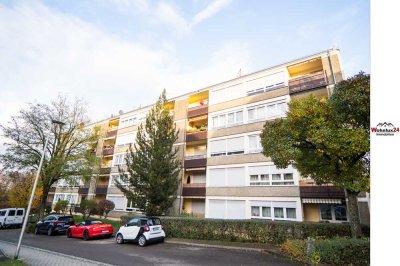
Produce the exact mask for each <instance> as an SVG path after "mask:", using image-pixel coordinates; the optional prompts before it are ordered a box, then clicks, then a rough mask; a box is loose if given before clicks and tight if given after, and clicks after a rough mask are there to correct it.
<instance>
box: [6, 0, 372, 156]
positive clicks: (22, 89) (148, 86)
mask: <svg viewBox="0 0 400 266" xmlns="http://www.w3.org/2000/svg"><path fill="white" fill-rule="evenodd" d="M332 47H337V48H339V49H340V50H341V58H342V65H343V69H344V74H345V76H346V77H349V76H351V75H354V74H356V73H358V72H359V71H361V70H363V71H364V72H367V73H369V72H370V4H369V1H366V0H335V1H332V0H303V1H297V0H281V1H278V0H275V1H272V0H265V1H257V0H253V1H252V0H247V1H244V0H186V1H156V0H80V1H70V0H58V1H57V0H43V1H24V0H17V1H9V0H0V99H1V104H0V124H6V123H7V122H8V121H9V120H10V117H11V116H12V115H15V114H17V113H18V111H19V110H20V109H21V108H24V107H25V106H26V104H27V103H28V102H35V101H36V102H41V103H49V102H50V101H51V100H52V99H55V98H56V97H57V95H59V94H66V95H68V96H69V97H70V98H75V97H78V98H81V99H84V100H85V101H86V102H87V107H88V114H89V116H90V117H91V119H92V121H96V120H100V119H104V118H107V117H109V116H110V115H111V114H117V113H118V111H119V110H123V111H125V112H126V111H130V110H132V109H134V108H137V107H139V106H145V105H148V104H151V103H153V102H155V100H156V99H157V97H158V95H159V94H160V93H161V91H162V89H163V88H165V89H166V90H167V96H168V97H174V96H178V95H181V94H184V93H187V92H190V91H194V90H197V89H200V88H204V87H206V86H210V85H213V84H215V83H218V82H222V81H225V80H228V79H232V78H235V77H236V76H237V74H238V72H239V69H241V73H242V74H248V73H251V72H254V71H257V70H261V69H264V68H267V67H270V66H274V65H277V64H280V63H282V62H285V61H289V60H293V59H296V58H299V57H303V56H307V55H309V54H313V53H316V52H320V51H323V50H326V49H329V48H332ZM2 150H4V148H3V147H1V145H0V152H2Z"/></svg>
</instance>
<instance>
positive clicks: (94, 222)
mask: <svg viewBox="0 0 400 266" xmlns="http://www.w3.org/2000/svg"><path fill="white" fill-rule="evenodd" d="M102 223H103V222H102V221H88V222H87V224H102Z"/></svg>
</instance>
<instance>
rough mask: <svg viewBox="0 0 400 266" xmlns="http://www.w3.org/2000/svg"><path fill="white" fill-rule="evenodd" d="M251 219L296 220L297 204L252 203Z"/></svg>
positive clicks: (275, 202) (276, 202)
mask: <svg viewBox="0 0 400 266" xmlns="http://www.w3.org/2000/svg"><path fill="white" fill-rule="evenodd" d="M250 205H251V218H258V219H270V220H296V202H292V201H289V202H278V201H250Z"/></svg>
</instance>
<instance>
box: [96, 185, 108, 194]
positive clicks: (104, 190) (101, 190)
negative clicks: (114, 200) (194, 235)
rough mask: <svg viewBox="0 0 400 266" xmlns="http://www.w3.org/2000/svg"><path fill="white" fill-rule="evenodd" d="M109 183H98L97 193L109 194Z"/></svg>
mask: <svg viewBox="0 0 400 266" xmlns="http://www.w3.org/2000/svg"><path fill="white" fill-rule="evenodd" d="M107 189H108V185H97V186H96V190H95V193H96V194H107Z"/></svg>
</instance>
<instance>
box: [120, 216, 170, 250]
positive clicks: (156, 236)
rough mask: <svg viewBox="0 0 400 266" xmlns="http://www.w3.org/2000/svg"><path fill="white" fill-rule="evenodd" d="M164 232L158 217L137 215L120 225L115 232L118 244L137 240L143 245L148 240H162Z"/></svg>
mask: <svg viewBox="0 0 400 266" xmlns="http://www.w3.org/2000/svg"><path fill="white" fill-rule="evenodd" d="M164 238H165V232H164V230H163V227H162V225H161V220H160V218H158V217H149V216H144V217H137V218H133V219H132V220H130V221H129V222H128V223H127V224H126V225H124V226H121V227H120V228H119V230H118V232H117V233H116V234H115V241H116V242H117V243H118V244H123V243H125V242H130V241H132V242H137V243H138V244H139V246H141V247H143V246H145V245H146V244H147V243H149V242H164Z"/></svg>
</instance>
